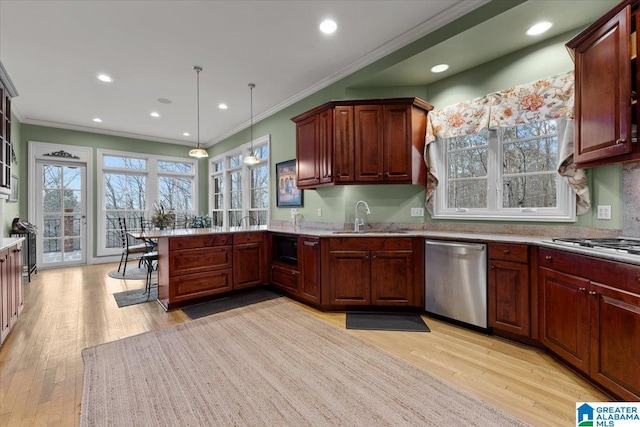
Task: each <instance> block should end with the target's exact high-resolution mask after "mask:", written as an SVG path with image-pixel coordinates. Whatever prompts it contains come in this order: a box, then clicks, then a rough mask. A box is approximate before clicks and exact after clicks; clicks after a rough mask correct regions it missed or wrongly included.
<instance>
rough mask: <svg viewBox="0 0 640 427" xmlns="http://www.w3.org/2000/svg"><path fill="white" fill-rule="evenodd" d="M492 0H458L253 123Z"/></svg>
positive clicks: (240, 127)
mask: <svg viewBox="0 0 640 427" xmlns="http://www.w3.org/2000/svg"><path fill="white" fill-rule="evenodd" d="M486 3H489V0H459V1H458V3H457V4H456V5H455V6H452V7H450V8H447V9H446V10H445V11H443V12H441V13H440V14H438V15H436V16H434V17H433V18H431V19H429V20H427V21H424V22H423V23H422V24H419V25H417V26H415V27H413V28H412V29H410V30H408V31H406V32H404V33H403V34H401V35H399V36H398V37H396V38H394V39H392V40H390V41H388V42H387V43H385V44H383V45H382V46H380V47H379V48H377V49H375V50H373V51H371V52H369V53H368V54H366V55H364V56H363V57H361V58H360V59H358V60H356V61H354V62H352V63H350V64H349V65H347V66H346V67H344V68H342V69H341V70H339V71H336V72H335V73H334V74H332V75H331V76H329V77H327V78H325V79H323V80H320V81H319V82H318V83H315V84H313V85H311V86H309V87H308V88H306V89H304V90H303V91H301V92H298V93H297V94H296V95H294V96H292V97H290V98H287V99H285V100H284V101H282V102H281V103H279V104H276V105H274V106H273V107H271V108H269V109H268V110H266V111H264V112H262V113H261V114H258V115H257V116H254V118H253V123H254V124H255V123H256V122H259V121H261V120H264V119H266V118H267V117H270V116H272V115H273V114H276V113H278V112H279V111H282V110H284V109H285V108H287V107H289V106H291V105H293V104H295V103H296V102H298V101H301V100H303V99H305V98H306V97H308V96H311V95H313V94H314V93H316V92H318V91H320V90H322V89H324V88H326V87H328V86H330V85H332V84H333V83H336V82H337V81H339V80H341V79H343V78H345V77H347V76H349V75H351V74H353V73H355V72H356V71H358V70H360V69H362V68H364V67H366V66H367V65H371V64H372V63H374V62H375V61H377V60H379V59H382V58H384V57H385V56H387V55H389V54H391V53H393V52H395V51H397V50H398V49H400V48H402V47H404V46H406V45H408V44H409V43H412V42H414V41H416V40H418V39H420V38H422V37H424V36H426V35H428V34H430V33H432V32H434V31H436V30H437V29H439V28H441V27H443V26H445V25H447V24H449V23H451V22H453V21H454V20H456V19H457V18H459V17H461V16H463V15H466V14H467V13H469V12H471V11H473V10H475V9H477V8H478V7H480V6H482V5H484V4H486ZM249 122H250V121H249V120H247V121H246V122H244V123H242V124H240V125H238V126H236V127H235V128H233V129H230V130H229V131H227V132H225V133H223V134H222V135H220V136H217V137H215V138H214V139H212V140H210V141H208V142H206V143H205V144H203V146H205V147H211V146H213V145H215V144H217V143H218V142H221V141H224V140H225V139H227V138H229V137H231V136H233V135H235V134H236V133H238V132H240V131H241V130H243V129H246V128H247V127H249Z"/></svg>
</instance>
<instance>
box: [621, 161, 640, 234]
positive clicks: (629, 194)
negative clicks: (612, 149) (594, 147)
mask: <svg viewBox="0 0 640 427" xmlns="http://www.w3.org/2000/svg"><path fill="white" fill-rule="evenodd" d="M622 206H623V209H622V235H623V236H626V237H638V238H640V162H633V163H625V164H623V165H622Z"/></svg>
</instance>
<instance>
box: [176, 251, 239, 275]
mask: <svg viewBox="0 0 640 427" xmlns="http://www.w3.org/2000/svg"><path fill="white" fill-rule="evenodd" d="M231 254H232V252H231V246H218V247H213V248H206V249H185V250H181V251H176V252H174V253H173V256H171V257H170V258H169V275H170V276H180V275H183V274H191V273H198V272H204V271H211V270H219V269H223V268H231V267H232V256H231Z"/></svg>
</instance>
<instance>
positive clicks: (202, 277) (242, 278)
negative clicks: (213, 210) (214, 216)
mask: <svg viewBox="0 0 640 427" xmlns="http://www.w3.org/2000/svg"><path fill="white" fill-rule="evenodd" d="M264 230H265V228H263V227H255V228H252V230H250V231H248V230H242V229H235V230H234V229H230V230H221V229H216V228H195V229H176V230H152V231H147V232H144V233H130V235H131V236H133V237H135V238H137V239H157V241H158V302H159V303H160V304H161V305H162V307H164V309H165V310H171V309H175V308H179V307H183V306H185V305H188V304H193V303H196V302H200V301H203V300H205V299H208V298H210V297H212V296H214V295H218V294H222V293H226V292H230V291H233V290H239V289H244V288H249V287H252V286H257V285H262V284H265V283H266V282H267V280H266V277H267V274H266V249H265V231H264Z"/></svg>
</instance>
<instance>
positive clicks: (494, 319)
mask: <svg viewBox="0 0 640 427" xmlns="http://www.w3.org/2000/svg"><path fill="white" fill-rule="evenodd" d="M530 294H531V286H530V281H529V247H528V246H527V245H521V244H510V243H489V295H488V303H489V326H490V327H492V328H493V330H494V332H496V333H498V332H499V331H506V332H507V333H512V334H515V335H518V336H524V337H530V336H531V298H530Z"/></svg>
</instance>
